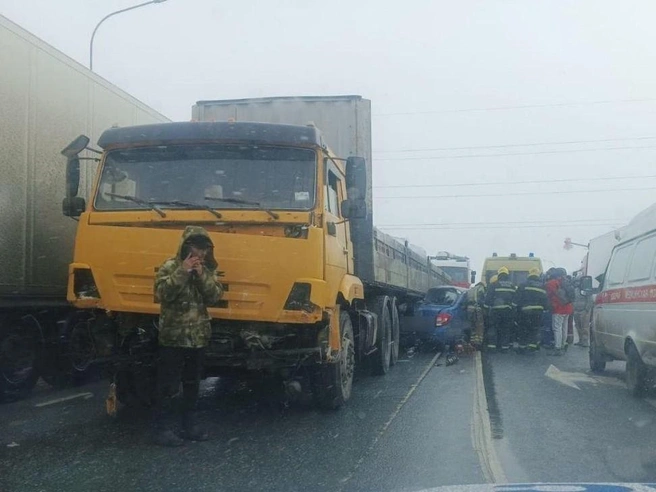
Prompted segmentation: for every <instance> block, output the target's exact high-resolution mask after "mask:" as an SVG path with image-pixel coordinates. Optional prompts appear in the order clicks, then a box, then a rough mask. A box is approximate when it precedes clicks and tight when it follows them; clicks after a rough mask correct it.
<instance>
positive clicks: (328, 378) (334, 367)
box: [314, 311, 355, 410]
mask: <svg viewBox="0 0 656 492" xmlns="http://www.w3.org/2000/svg"><path fill="white" fill-rule="evenodd" d="M339 329H340V333H341V335H342V338H341V350H340V353H339V361H338V363H336V364H329V365H327V366H324V367H319V368H317V373H316V375H315V376H316V377H315V384H314V397H315V400H316V401H317V403H318V405H319V406H320V407H321V408H326V409H329V410H335V409H337V408H339V407H341V406H342V405H343V404H344V403H346V402H347V401H348V399H349V398H351V389H352V387H353V374H354V371H355V343H354V340H353V325H352V324H351V317H350V316H349V314H348V313H347V312H345V311H340V313H339Z"/></svg>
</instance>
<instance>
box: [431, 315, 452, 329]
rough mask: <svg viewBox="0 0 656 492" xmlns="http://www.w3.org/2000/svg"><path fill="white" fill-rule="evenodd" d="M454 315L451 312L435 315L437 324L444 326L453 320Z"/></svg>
mask: <svg viewBox="0 0 656 492" xmlns="http://www.w3.org/2000/svg"><path fill="white" fill-rule="evenodd" d="M451 318H453V316H452V315H451V314H449V313H440V314H438V315H437V316H436V317H435V326H444V325H446V324H448V323H449V321H451Z"/></svg>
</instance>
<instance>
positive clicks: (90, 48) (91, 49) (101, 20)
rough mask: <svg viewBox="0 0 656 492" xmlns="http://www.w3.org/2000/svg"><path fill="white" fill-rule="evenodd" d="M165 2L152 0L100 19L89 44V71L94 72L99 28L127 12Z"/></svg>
mask: <svg viewBox="0 0 656 492" xmlns="http://www.w3.org/2000/svg"><path fill="white" fill-rule="evenodd" d="M163 2H166V0H150V1H149V2H144V3H140V4H139V5H133V6H132V7H128V8H125V9H121V10H117V11H116V12H112V13H111V14H107V15H106V16H105V17H103V18H102V19H100V22H98V24H96V27H95V29H94V30H93V34H92V35H91V42H90V43H89V70H91V71H93V40H94V38H95V37H96V31H97V30H98V28H99V27H100V25H101V24H102V23H103V22H105V21H106V20H107V19H109V18H110V17H113V16H115V15H118V14H122V13H123V12H127V11H128V10H134V9H138V8H139V7H145V6H146V5H150V4H151V3H163Z"/></svg>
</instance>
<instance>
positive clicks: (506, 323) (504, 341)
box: [485, 267, 517, 351]
mask: <svg viewBox="0 0 656 492" xmlns="http://www.w3.org/2000/svg"><path fill="white" fill-rule="evenodd" d="M497 278H498V280H497V281H496V282H494V283H492V284H490V286H489V288H488V289H487V294H486V296H485V307H486V309H488V311H489V313H490V314H489V319H490V323H489V324H490V326H489V330H488V333H487V337H486V338H487V341H486V348H487V349H489V350H495V349H500V350H502V351H507V350H509V349H510V343H511V337H512V333H513V331H514V330H513V328H514V307H513V302H514V300H515V291H516V290H517V289H516V287H515V285H514V284H513V283H512V282H511V281H510V277H509V273H508V269H507V268H506V267H501V268H499V271H498V273H497Z"/></svg>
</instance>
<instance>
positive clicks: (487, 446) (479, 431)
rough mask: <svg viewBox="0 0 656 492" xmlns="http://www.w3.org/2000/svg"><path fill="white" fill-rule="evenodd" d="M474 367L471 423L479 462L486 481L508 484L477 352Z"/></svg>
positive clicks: (473, 441) (479, 354)
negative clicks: (499, 453)
mask: <svg viewBox="0 0 656 492" xmlns="http://www.w3.org/2000/svg"><path fill="white" fill-rule="evenodd" d="M474 365H475V370H474V378H475V387H474V410H473V412H472V422H471V439H472V444H473V446H474V450H475V451H476V454H478V460H479V462H480V464H481V468H482V470H483V475H484V476H485V479H486V480H487V481H488V482H489V483H508V479H507V478H506V474H505V472H504V471H503V468H502V466H501V462H500V461H499V458H498V456H497V451H496V448H495V447H494V441H493V439H492V427H491V425H490V416H489V414H488V410H487V398H486V395H485V384H484V383H483V364H482V362H481V353H480V352H476V355H475V356H474Z"/></svg>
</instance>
